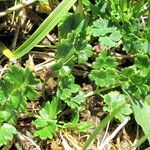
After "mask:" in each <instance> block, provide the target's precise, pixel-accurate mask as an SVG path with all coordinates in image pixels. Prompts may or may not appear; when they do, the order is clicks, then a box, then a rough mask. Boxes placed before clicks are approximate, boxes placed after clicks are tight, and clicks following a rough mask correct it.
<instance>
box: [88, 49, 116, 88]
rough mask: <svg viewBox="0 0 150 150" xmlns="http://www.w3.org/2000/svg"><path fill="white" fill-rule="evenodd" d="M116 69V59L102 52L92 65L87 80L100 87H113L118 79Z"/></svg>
mask: <svg viewBox="0 0 150 150" xmlns="http://www.w3.org/2000/svg"><path fill="white" fill-rule="evenodd" d="M116 67H117V62H116V59H115V58H114V57H112V56H110V55H109V53H108V52H107V51H102V52H101V53H100V54H99V55H98V57H97V58H96V61H95V62H94V63H93V64H92V68H93V69H92V71H91V72H90V74H89V78H90V79H91V80H92V81H95V84H96V85H98V86H100V87H110V86H114V85H115V84H116V80H117V77H118V73H117V72H118V71H117V69H116Z"/></svg>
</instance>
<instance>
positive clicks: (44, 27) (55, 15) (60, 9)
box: [13, 0, 77, 59]
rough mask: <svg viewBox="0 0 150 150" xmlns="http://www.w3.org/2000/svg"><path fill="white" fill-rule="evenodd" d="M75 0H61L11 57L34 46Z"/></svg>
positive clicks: (17, 56)
mask: <svg viewBox="0 0 150 150" xmlns="http://www.w3.org/2000/svg"><path fill="white" fill-rule="evenodd" d="M76 1H77V0H63V1H62V2H61V3H60V4H59V5H58V6H57V7H56V9H55V10H54V11H53V12H52V13H51V14H50V15H49V16H48V17H47V18H46V19H45V20H44V22H43V23H42V24H41V25H40V26H39V28H38V29H37V30H36V31H35V32H34V33H33V34H32V35H31V37H30V38H28V39H27V40H26V41H25V42H24V43H23V44H22V45H21V46H20V47H18V48H17V49H16V51H15V52H14V53H13V58H15V59H18V58H20V57H22V56H23V55H25V54H26V53H28V52H29V51H30V50H31V49H32V48H33V47H34V46H36V45H37V44H38V43H39V42H40V41H41V40H42V39H43V38H44V37H45V36H46V35H47V34H48V33H49V32H50V31H51V30H52V29H53V28H54V27H55V26H56V25H57V24H58V23H59V22H60V20H61V19H62V17H63V16H64V15H65V13H66V12H67V11H68V10H69V9H70V8H71V7H72V6H73V5H74V4H75V2H76Z"/></svg>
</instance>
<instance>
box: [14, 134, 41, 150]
mask: <svg viewBox="0 0 150 150" xmlns="http://www.w3.org/2000/svg"><path fill="white" fill-rule="evenodd" d="M17 136H18V138H19V139H20V140H24V139H26V140H28V141H29V142H30V143H31V144H32V145H34V146H35V147H36V148H37V150H41V149H40V147H39V146H38V145H37V144H36V143H35V142H34V141H33V140H32V139H30V138H29V137H27V136H25V135H24V134H22V133H20V132H17Z"/></svg>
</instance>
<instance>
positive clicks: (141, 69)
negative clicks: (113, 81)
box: [119, 54, 150, 97]
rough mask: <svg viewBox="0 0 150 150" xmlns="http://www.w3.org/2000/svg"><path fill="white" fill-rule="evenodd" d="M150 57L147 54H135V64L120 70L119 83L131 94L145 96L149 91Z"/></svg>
mask: <svg viewBox="0 0 150 150" xmlns="http://www.w3.org/2000/svg"><path fill="white" fill-rule="evenodd" d="M149 75H150V59H149V57H148V56H147V55H144V54H137V55H136V57H135V64H134V65H133V66H130V67H128V68H125V69H123V70H122V71H121V74H120V77H119V78H120V83H121V84H120V85H121V86H122V88H123V89H125V90H126V91H128V93H130V94H131V95H132V96H135V97H139V96H146V95H147V94H148V92H149V85H148V82H149Z"/></svg>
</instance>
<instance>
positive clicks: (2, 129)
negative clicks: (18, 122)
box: [0, 123, 17, 147]
mask: <svg viewBox="0 0 150 150" xmlns="http://www.w3.org/2000/svg"><path fill="white" fill-rule="evenodd" d="M16 133H17V131H16V128H15V127H14V126H12V125H11V124H8V123H4V124H3V125H2V126H0V147H1V146H2V145H5V144H7V142H8V141H11V140H12V139H13V136H14V134H16Z"/></svg>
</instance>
